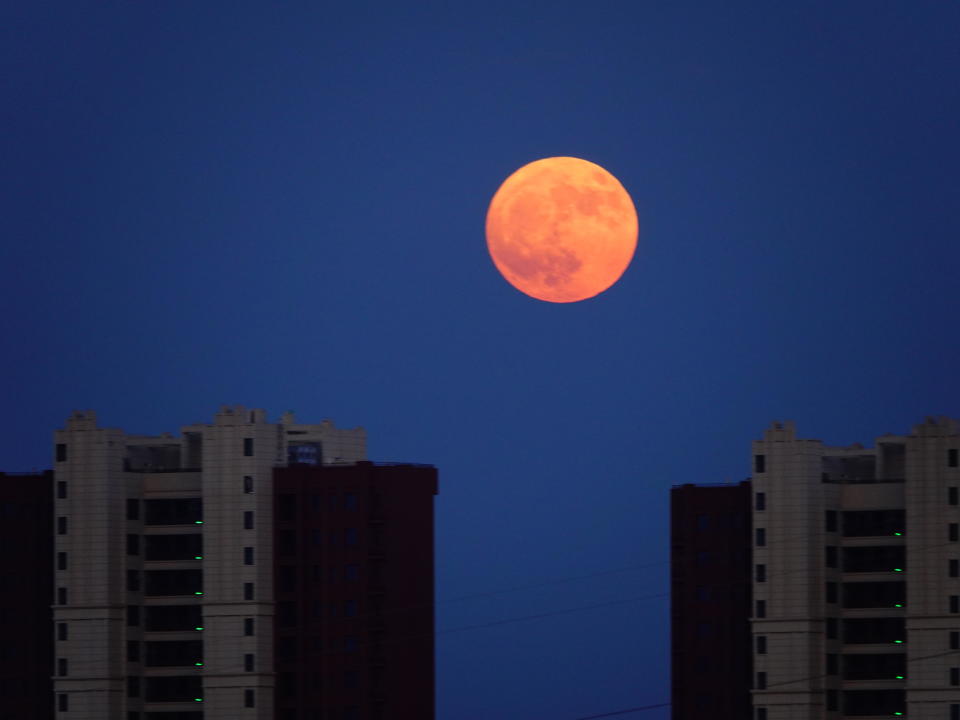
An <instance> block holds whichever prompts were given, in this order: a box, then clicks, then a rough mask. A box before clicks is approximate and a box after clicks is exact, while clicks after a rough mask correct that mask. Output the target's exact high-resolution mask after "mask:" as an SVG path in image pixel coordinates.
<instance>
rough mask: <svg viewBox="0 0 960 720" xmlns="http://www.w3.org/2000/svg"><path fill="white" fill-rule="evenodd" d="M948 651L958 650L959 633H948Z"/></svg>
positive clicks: (959, 642) (959, 648)
mask: <svg viewBox="0 0 960 720" xmlns="http://www.w3.org/2000/svg"><path fill="white" fill-rule="evenodd" d="M950 649H951V650H960V632H957V631H956V630H951V631H950Z"/></svg>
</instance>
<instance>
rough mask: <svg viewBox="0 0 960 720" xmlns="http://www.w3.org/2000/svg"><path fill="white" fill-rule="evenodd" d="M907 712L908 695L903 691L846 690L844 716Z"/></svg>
mask: <svg viewBox="0 0 960 720" xmlns="http://www.w3.org/2000/svg"><path fill="white" fill-rule="evenodd" d="M906 711H907V710H906V693H905V692H904V691H903V690H844V691H843V714H844V715H845V716H847V717H850V716H856V715H887V716H890V715H902V714H903V713H905V712H906Z"/></svg>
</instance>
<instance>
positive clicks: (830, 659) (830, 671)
mask: <svg viewBox="0 0 960 720" xmlns="http://www.w3.org/2000/svg"><path fill="white" fill-rule="evenodd" d="M837 667H838V663H837V654H836V653H827V675H836V674H837Z"/></svg>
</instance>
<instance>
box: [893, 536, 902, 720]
mask: <svg viewBox="0 0 960 720" xmlns="http://www.w3.org/2000/svg"><path fill="white" fill-rule="evenodd" d="M894 535H903V533H894ZM899 714H900V713H897V715H899Z"/></svg>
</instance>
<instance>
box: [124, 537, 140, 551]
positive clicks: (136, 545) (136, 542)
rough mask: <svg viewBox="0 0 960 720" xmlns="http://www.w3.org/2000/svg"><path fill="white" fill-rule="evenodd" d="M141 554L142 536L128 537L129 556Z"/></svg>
mask: <svg viewBox="0 0 960 720" xmlns="http://www.w3.org/2000/svg"><path fill="white" fill-rule="evenodd" d="M139 554H140V536H139V535H127V555H139Z"/></svg>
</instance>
